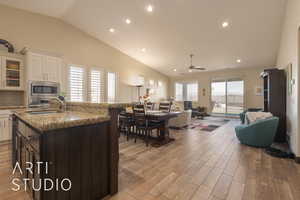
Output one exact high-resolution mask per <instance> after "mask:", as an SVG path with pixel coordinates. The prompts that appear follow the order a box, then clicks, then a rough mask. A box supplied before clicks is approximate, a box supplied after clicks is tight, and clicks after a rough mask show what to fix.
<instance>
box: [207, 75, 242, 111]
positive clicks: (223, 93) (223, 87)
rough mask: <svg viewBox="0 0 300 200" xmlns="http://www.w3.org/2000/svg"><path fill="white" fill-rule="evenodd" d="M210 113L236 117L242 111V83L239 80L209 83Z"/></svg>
mask: <svg viewBox="0 0 300 200" xmlns="http://www.w3.org/2000/svg"><path fill="white" fill-rule="evenodd" d="M211 105H212V113H214V114H225V115H238V114H240V113H241V112H243V110H244V81H243V80H241V79H228V80H217V81H212V82H211Z"/></svg>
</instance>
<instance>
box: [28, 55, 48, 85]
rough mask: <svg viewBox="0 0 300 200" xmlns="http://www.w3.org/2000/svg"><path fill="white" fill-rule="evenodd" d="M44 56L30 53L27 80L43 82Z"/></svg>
mask: <svg viewBox="0 0 300 200" xmlns="http://www.w3.org/2000/svg"><path fill="white" fill-rule="evenodd" d="M43 60H44V56H43V55H39V54H34V53H29V55H28V58H27V79H28V80H37V81H38V80H43V78H44V75H43V65H44V62H43Z"/></svg>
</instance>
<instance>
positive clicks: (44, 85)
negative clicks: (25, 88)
mask: <svg viewBox="0 0 300 200" xmlns="http://www.w3.org/2000/svg"><path fill="white" fill-rule="evenodd" d="M59 90H60V87H59V83H55V82H48V81H31V82H30V96H58V94H59V92H60V91H59Z"/></svg>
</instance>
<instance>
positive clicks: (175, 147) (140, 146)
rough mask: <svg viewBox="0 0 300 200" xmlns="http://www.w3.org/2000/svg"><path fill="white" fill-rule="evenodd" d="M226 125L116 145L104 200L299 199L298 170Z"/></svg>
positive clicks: (6, 189) (1, 189)
mask: <svg viewBox="0 0 300 200" xmlns="http://www.w3.org/2000/svg"><path fill="white" fill-rule="evenodd" d="M237 124H239V122H238V121H235V120H233V121H230V122H228V123H227V124H225V125H223V126H222V127H221V128H219V129H217V130H215V131H213V132H203V131H199V130H197V129H191V130H180V131H174V130H172V131H171V136H172V137H175V138H176V141H175V142H173V143H171V144H168V145H166V146H163V147H160V148H153V147H146V145H145V144H144V143H143V142H142V141H138V142H137V143H134V142H133V140H130V141H126V140H125V138H123V137H122V138H121V140H120V176H119V193H118V194H117V195H115V196H113V197H110V198H107V199H109V200H222V199H223V200H239V199H240V200H299V199H300V165H298V164H296V163H295V162H294V161H293V160H286V159H279V158H273V157H270V156H269V155H266V154H265V153H264V152H263V151H262V150H261V149H257V148H251V147H247V146H244V145H241V144H240V143H239V142H238V140H237V139H236V137H235V133H234V126H235V125H237ZM10 151H11V150H10V145H1V146H0V177H1V179H0V199H1V200H21V199H22V200H23V199H24V200H29V199H30V198H29V197H28V196H27V194H25V193H24V192H18V193H16V192H12V191H11V190H10V188H11V185H10V180H11V178H12V177H11V175H10V174H11V168H10V159H11V158H10Z"/></svg>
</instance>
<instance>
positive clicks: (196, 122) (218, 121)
mask: <svg viewBox="0 0 300 200" xmlns="http://www.w3.org/2000/svg"><path fill="white" fill-rule="evenodd" d="M229 121H230V120H228V119H224V118H220V117H205V118H204V119H202V120H201V119H192V122H191V124H190V125H188V126H185V127H182V128H178V127H170V128H171V129H176V130H185V129H199V130H201V131H207V132H212V131H214V130H216V129H217V128H219V127H221V126H223V125H224V124H226V123H227V122H229Z"/></svg>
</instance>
